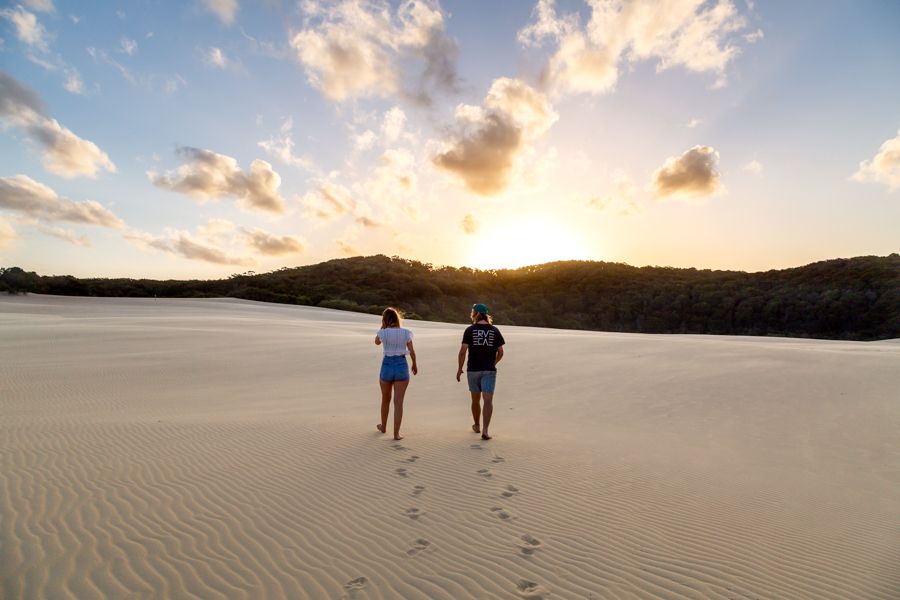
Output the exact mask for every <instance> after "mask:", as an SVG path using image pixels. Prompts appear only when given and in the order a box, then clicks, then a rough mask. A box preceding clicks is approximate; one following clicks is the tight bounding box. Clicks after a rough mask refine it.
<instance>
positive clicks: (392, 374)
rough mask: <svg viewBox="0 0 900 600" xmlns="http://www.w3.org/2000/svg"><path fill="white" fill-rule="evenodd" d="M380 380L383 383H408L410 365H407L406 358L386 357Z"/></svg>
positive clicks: (379, 375) (382, 363) (382, 364)
mask: <svg viewBox="0 0 900 600" xmlns="http://www.w3.org/2000/svg"><path fill="white" fill-rule="evenodd" d="M378 378H379V379H380V380H382V381H388V382H391V381H408V380H409V365H407V364H406V356H385V357H384V360H382V361H381V373H379V374H378Z"/></svg>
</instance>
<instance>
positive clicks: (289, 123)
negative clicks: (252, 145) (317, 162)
mask: <svg viewBox="0 0 900 600" xmlns="http://www.w3.org/2000/svg"><path fill="white" fill-rule="evenodd" d="M293 127H294V120H293V119H292V118H290V117H288V118H287V119H285V120H284V123H282V124H281V128H280V130H279V132H280V134H281V135H280V136H279V137H271V138H269V139H267V140H263V141H261V142H257V144H256V145H257V146H259V147H260V148H262V149H263V150H265V151H266V152H267V153H268V154H269V155H270V156H274V157H275V158H277V159H278V160H279V161H281V162H282V163H284V164H286V165H291V166H293V167H300V168H301V169H307V170H312V169H313V168H314V165H313V161H312V159H310V158H308V157H306V156H296V155H295V154H294V145H295V144H294V139H293V137H292V136H291V130H292V129H293Z"/></svg>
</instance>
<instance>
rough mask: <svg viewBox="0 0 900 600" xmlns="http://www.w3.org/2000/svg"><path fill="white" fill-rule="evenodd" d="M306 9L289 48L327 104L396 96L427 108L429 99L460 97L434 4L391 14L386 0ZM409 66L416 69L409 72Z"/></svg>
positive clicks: (452, 47) (311, 3) (348, 0)
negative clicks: (454, 93) (446, 94)
mask: <svg viewBox="0 0 900 600" xmlns="http://www.w3.org/2000/svg"><path fill="white" fill-rule="evenodd" d="M303 8H304V11H305V13H306V21H305V23H304V27H303V29H301V30H300V31H297V32H295V33H293V34H292V35H291V40H290V42H291V47H292V48H293V50H294V52H295V55H296V57H297V60H298V61H299V62H300V63H301V64H302V65H303V67H304V70H305V71H306V76H307V79H308V80H309V82H310V84H311V85H312V86H313V87H315V88H316V89H318V90H319V91H321V92H322V94H324V95H325V96H326V97H327V98H329V99H331V100H335V101H343V100H347V99H349V98H356V97H362V96H392V95H396V94H400V95H402V96H404V97H406V98H408V99H411V100H414V101H417V102H420V103H423V104H427V103H430V102H431V95H432V93H433V91H435V90H444V91H446V90H455V89H457V87H458V77H457V74H456V67H455V61H456V44H455V42H454V41H453V40H451V39H450V38H448V37H447V36H446V34H445V32H444V15H443V12H442V11H441V8H440V5H439V4H438V3H437V1H436V0H404V1H403V2H401V3H400V5H399V6H398V7H397V8H396V10H392V7H391V5H390V3H389V2H386V1H385V0H373V1H372V2H366V3H363V2H357V1H355V0H339V1H337V2H332V3H327V4H326V3H324V2H318V1H315V0H307V1H306V2H304V3H303ZM412 64H417V65H421V68H420V69H419V70H418V71H417V72H415V73H413V72H410V65H412Z"/></svg>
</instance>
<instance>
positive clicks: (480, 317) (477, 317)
mask: <svg viewBox="0 0 900 600" xmlns="http://www.w3.org/2000/svg"><path fill="white" fill-rule="evenodd" d="M478 321H487V322H488V323H489V324H491V325H493V324H494V317H492V316H491V315H486V314H484V313H480V312H478V311H475V310H473V311H472V323H473V324H474V323H477V322H478Z"/></svg>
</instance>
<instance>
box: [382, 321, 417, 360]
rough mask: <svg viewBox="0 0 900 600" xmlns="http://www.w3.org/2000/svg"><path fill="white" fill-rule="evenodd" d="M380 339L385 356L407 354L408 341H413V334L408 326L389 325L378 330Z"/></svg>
mask: <svg viewBox="0 0 900 600" xmlns="http://www.w3.org/2000/svg"><path fill="white" fill-rule="evenodd" d="M378 339H380V340H381V344H382V345H383V346H384V355H385V356H406V343H407V342H411V341H412V339H413V334H412V331H410V330H409V329H407V328H406V327H388V328H387V329H379V330H378Z"/></svg>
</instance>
